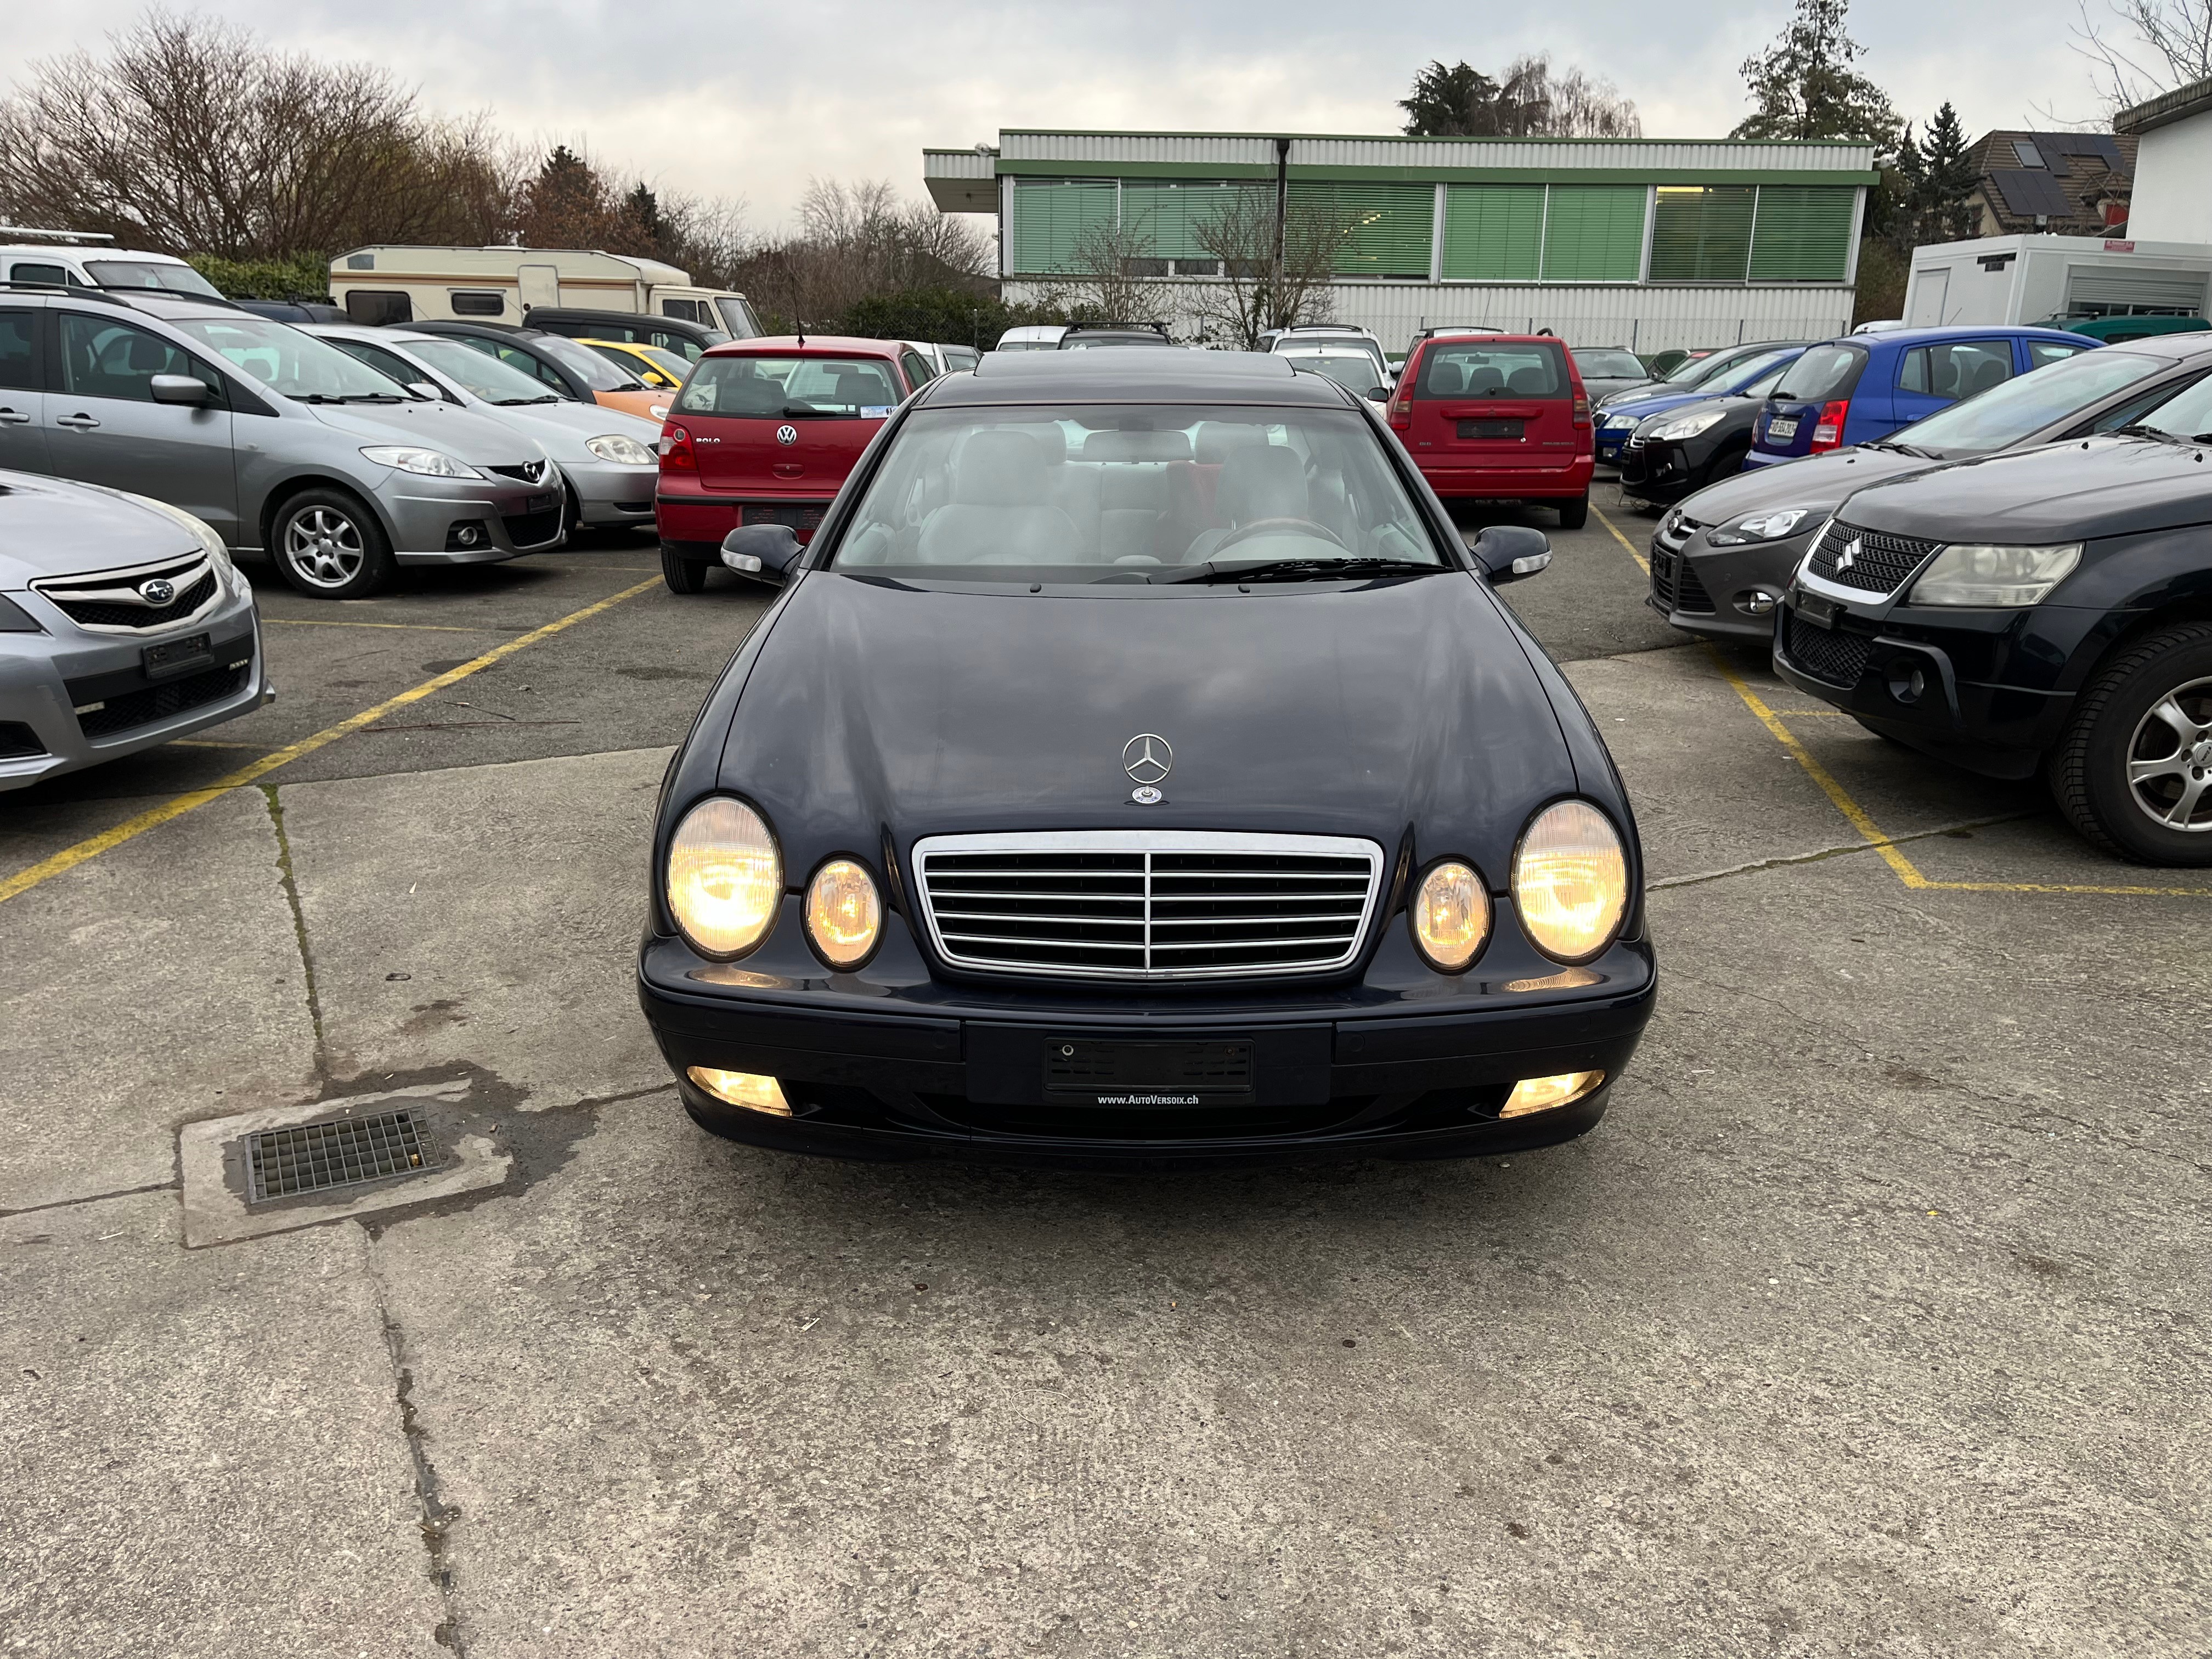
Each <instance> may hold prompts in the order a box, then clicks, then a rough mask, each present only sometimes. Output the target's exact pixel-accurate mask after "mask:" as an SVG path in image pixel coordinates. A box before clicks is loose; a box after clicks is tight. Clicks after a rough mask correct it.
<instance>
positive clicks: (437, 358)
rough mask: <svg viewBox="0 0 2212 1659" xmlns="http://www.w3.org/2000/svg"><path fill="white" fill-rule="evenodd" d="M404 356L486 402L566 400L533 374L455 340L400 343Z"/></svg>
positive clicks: (514, 402)
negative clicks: (413, 358) (417, 359)
mask: <svg viewBox="0 0 2212 1659" xmlns="http://www.w3.org/2000/svg"><path fill="white" fill-rule="evenodd" d="M404 348H405V349H406V352H407V355H408V356H410V357H416V358H419V359H421V360H422V362H426V363H428V364H429V365H430V367H431V368H435V369H436V370H437V371H438V373H439V374H442V375H444V376H445V377H446V378H447V380H452V381H453V382H454V383H455V384H456V385H458V386H460V387H461V389H462V390H463V391H465V392H473V393H475V394H476V396H477V397H479V398H483V400H484V401H485V402H486V403H488V404H500V405H501V407H502V408H511V407H512V406H513V405H514V404H557V403H563V402H565V401H567V400H566V399H565V398H562V396H561V394H560V393H559V392H555V391H554V390H553V389H552V388H551V387H550V386H547V385H546V384H545V383H544V381H543V380H538V378H537V377H536V376H535V375H530V374H524V373H523V372H522V371H521V370H520V369H519V368H515V367H514V366H513V364H512V363H506V362H501V361H500V360H499V359H498V358H496V357H494V356H490V355H489V353H486V352H482V351H478V350H477V349H476V348H475V347H474V346H472V345H466V344H464V343H462V342H460V341H459V340H441V339H422V340H409V341H406V342H404Z"/></svg>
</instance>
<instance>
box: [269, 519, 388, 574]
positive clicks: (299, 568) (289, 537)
mask: <svg viewBox="0 0 2212 1659" xmlns="http://www.w3.org/2000/svg"><path fill="white" fill-rule="evenodd" d="M284 558H285V562H287V563H289V565H290V566H291V567H292V568H293V569H294V570H295V571H296V572H298V573H299V576H300V580H302V581H305V582H307V583H310V584H311V585H313V586H316V587H343V586H345V585H346V584H347V583H348V582H349V581H351V580H353V579H354V578H355V577H356V576H357V575H359V574H361V567H362V562H363V561H365V560H366V559H367V558H368V547H367V545H366V544H364V543H363V542H362V534H361V526H359V525H357V524H356V523H355V522H354V521H353V520H352V519H351V518H349V516H348V515H347V514H345V513H341V512H339V511H338V510H337V508H336V507H322V506H316V507H307V508H305V509H303V510H302V511H301V512H299V513H295V514H293V515H292V517H291V519H290V520H289V521H287V523H286V524H285V526H284Z"/></svg>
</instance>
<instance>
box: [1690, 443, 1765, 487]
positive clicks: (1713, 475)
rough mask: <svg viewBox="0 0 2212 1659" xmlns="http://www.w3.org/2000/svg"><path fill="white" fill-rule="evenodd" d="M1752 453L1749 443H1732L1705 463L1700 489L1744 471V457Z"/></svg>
mask: <svg viewBox="0 0 2212 1659" xmlns="http://www.w3.org/2000/svg"><path fill="white" fill-rule="evenodd" d="M1750 453H1751V446H1750V445H1749V444H1748V443H1741V444H1730V445H1729V447H1727V448H1726V449H1723V451H1721V453H1719V454H1717V455H1716V456H1714V457H1713V459H1711V461H1709V462H1707V463H1706V465H1705V476H1704V477H1700V478H1699V480H1698V489H1704V488H1705V486H1706V485H1707V484H1713V483H1719V482H1720V481H1721V480H1722V479H1723V478H1733V477H1735V475H1736V474H1737V473H1739V472H1741V471H1743V458H1744V457H1745V456H1747V455H1748V454H1750ZM1692 493H1694V492H1692Z"/></svg>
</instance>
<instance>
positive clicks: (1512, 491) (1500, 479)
mask: <svg viewBox="0 0 2212 1659" xmlns="http://www.w3.org/2000/svg"><path fill="white" fill-rule="evenodd" d="M1415 465H1418V466H1419V468H1420V470H1421V476H1422V477H1425V478H1426V479H1427V480H1428V481H1429V488H1430V489H1433V490H1435V491H1436V492H1437V495H1440V496H1442V497H1443V498H1444V499H1445V500H1447V501H1455V500H1456V501H1466V500H1475V501H1572V500H1574V499H1576V498H1577V497H1579V496H1583V495H1588V494H1589V487H1590V476H1591V473H1592V471H1593V467H1592V465H1591V461H1590V458H1589V456H1588V455H1578V456H1577V457H1576V458H1575V459H1574V460H1573V461H1572V462H1571V463H1570V464H1568V465H1564V466H1513V467H1507V466H1447V465H1443V464H1442V463H1441V462H1437V461H1432V460H1431V459H1428V458H1427V457H1425V456H1422V457H1417V458H1416V460H1415Z"/></svg>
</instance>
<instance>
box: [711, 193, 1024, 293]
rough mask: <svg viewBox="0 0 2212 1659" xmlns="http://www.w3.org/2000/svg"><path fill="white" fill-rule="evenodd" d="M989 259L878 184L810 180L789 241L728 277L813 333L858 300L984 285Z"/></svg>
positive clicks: (944, 223)
mask: <svg viewBox="0 0 2212 1659" xmlns="http://www.w3.org/2000/svg"><path fill="white" fill-rule="evenodd" d="M988 267H989V249H988V246H987V243H986V242H985V241H984V239H983V237H982V235H981V233H980V232H978V231H977V230H975V228H974V227H973V226H971V225H969V224H968V223H967V222H964V221H963V220H958V219H955V218H953V217H951V216H948V215H945V214H940V213H939V212H938V211H937V210H936V209H935V208H933V207H931V206H928V205H926V204H920V203H910V202H908V201H906V200H904V199H903V198H902V197H900V195H899V194H898V192H897V191H896V190H894V189H893V188H892V187H891V185H890V184H889V183H888V182H887V181H885V180H882V179H863V180H861V181H860V182H859V183H857V184H849V185H848V184H845V183H842V182H840V181H838V180H835V179H812V180H810V181H809V182H808V184H807V186H806V193H805V196H804V197H801V198H800V201H799V232H798V234H796V235H793V236H787V237H783V238H781V239H778V240H770V241H768V242H764V243H763V244H761V245H760V246H757V247H755V248H754V249H752V250H751V252H750V253H748V254H747V255H746V257H745V258H744V259H743V260H742V261H740V262H739V263H738V269H737V270H736V271H735V273H734V276H735V277H736V279H737V280H738V282H739V283H741V285H742V286H743V287H744V289H745V292H746V293H747V295H750V297H752V298H753V299H754V300H755V301H757V302H759V303H762V304H763V305H764V306H765V307H767V308H768V309H769V310H770V311H772V312H774V313H776V314H777V315H779V316H781V317H783V318H786V319H790V320H793V321H794V322H805V323H810V324H814V325H821V324H823V323H826V322H829V321H831V320H833V319H836V318H839V317H842V316H843V315H845V314H846V313H848V312H849V311H850V310H851V309H852V308H853V307H854V306H856V305H858V304H859V303H860V301H863V300H869V299H875V298H879V297H881V296H882V295H886V294H894V293H898V292H902V291H905V290H908V289H921V288H975V289H978V290H979V291H980V290H981V288H982V287H983V286H984V285H985V284H984V274H985V272H986V271H987V269H988Z"/></svg>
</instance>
